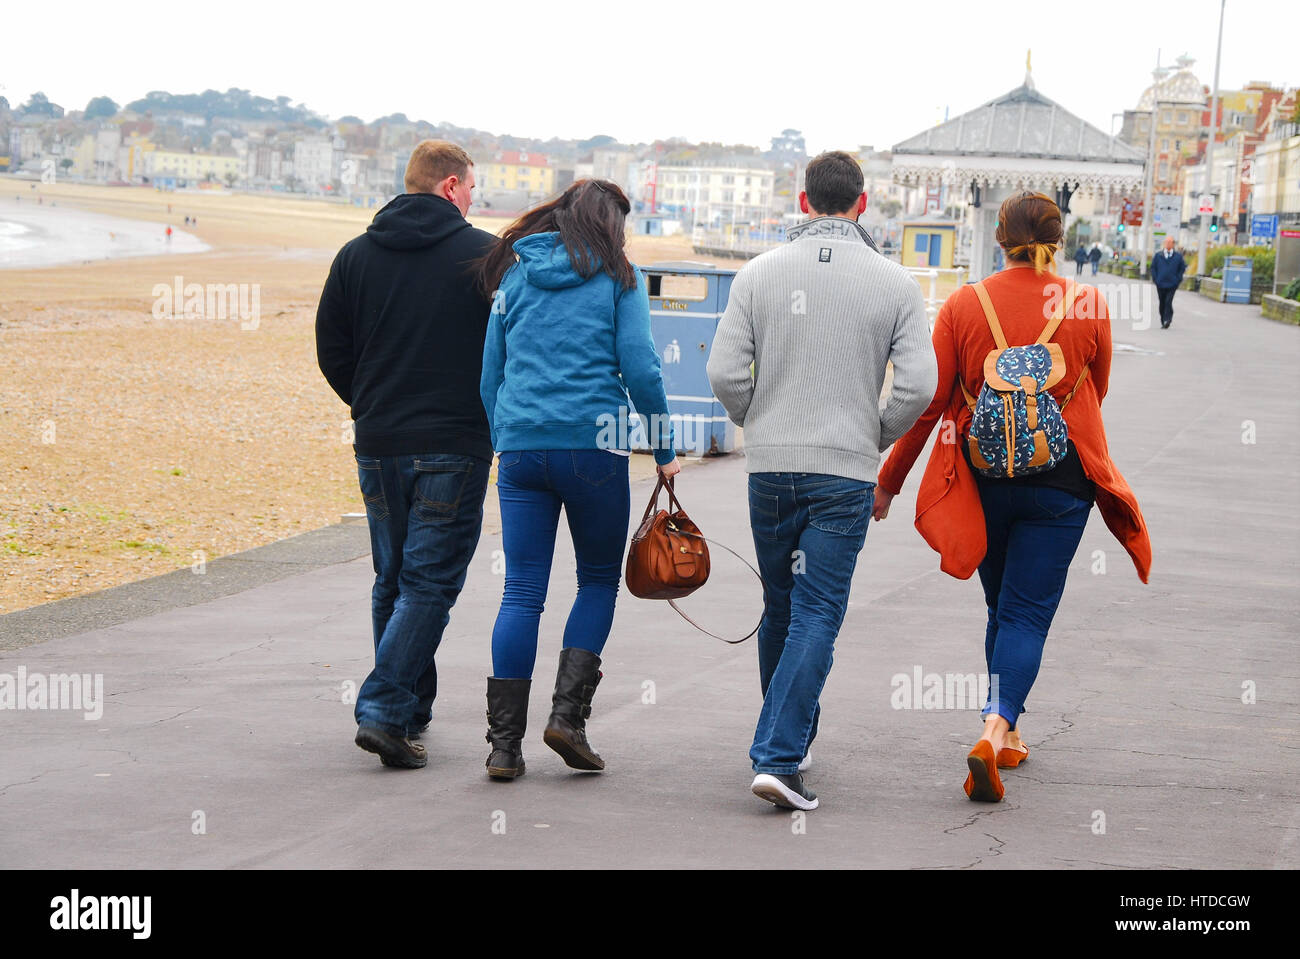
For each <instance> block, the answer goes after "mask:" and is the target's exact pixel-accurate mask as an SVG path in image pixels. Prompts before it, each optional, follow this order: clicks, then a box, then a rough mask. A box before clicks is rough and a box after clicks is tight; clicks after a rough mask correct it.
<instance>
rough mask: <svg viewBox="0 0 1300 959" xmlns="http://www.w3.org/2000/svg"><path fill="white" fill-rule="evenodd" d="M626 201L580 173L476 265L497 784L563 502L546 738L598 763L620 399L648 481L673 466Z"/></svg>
mask: <svg viewBox="0 0 1300 959" xmlns="http://www.w3.org/2000/svg"><path fill="white" fill-rule="evenodd" d="M630 209H631V205H630V204H629V203H628V200H627V197H626V196H625V195H624V194H623V191H622V190H621V189H619V187H618V186H616V185H615V184H614V183H612V182H610V181H609V180H595V179H583V180H579V181H578V182H576V183H574V184H573V185H572V186H570V187H569V188H568V189H566V190H565V191H564V192H563V193H562V194H560V196H558V197H557V198H555V199H554V200H552V201H550V202H549V203H544V204H542V205H541V206H539V207H537V208H535V209H533V210H529V211H528V212H527V213H525V214H524V215H523V216H521V217H520V218H519V219H517V220H516V221H515V222H514V223H512V224H511V225H510V226H509V227H507V228H506V230H505V232H503V233H502V234H501V239H500V240H498V241H497V244H496V246H495V247H494V248H493V250H492V252H491V254H490V255H489V256H488V257H487V258H486V259H485V260H484V261H483V265H482V284H483V289H484V290H485V291H492V293H493V294H494V295H493V308H492V316H491V318H490V319H489V320H488V333H487V342H486V345H485V346H484V348H483V377H482V381H481V383H480V390H481V395H482V399H483V406H484V409H486V411H487V417H488V423H489V424H490V426H491V428H492V445H493V446H494V447H495V448H496V450H497V453H498V456H499V459H498V461H497V496H498V498H499V499H500V503H501V544H502V546H503V547H504V549H505V562H506V577H505V589H504V591H503V594H502V597H501V608H500V611H499V612H498V613H497V618H496V623H495V625H494V626H493V629H492V675H491V676H490V677H489V678H488V680H487V705H488V734H487V738H488V742H489V743H490V744H491V749H490V752H489V754H488V758H487V773H488V776H490V777H491V778H493V779H497V780H507V779H514V778H516V777H518V776H522V775H523V774H524V768H525V764H524V756H523V747H522V741H523V737H524V733H525V731H526V727H527V721H528V697H529V693H530V690H531V687H532V677H533V667H534V665H535V663H536V660H537V631H538V626H539V623H540V620H541V615H542V607H543V605H544V604H545V602H546V593H547V586H548V584H549V582H550V573H551V563H552V561H553V560H554V556H555V537H556V533H557V530H558V524H559V520H560V511H561V508H563V511H564V517H565V520H566V521H567V523H568V527H569V533H570V535H571V536H572V538H573V551H574V554H575V561H576V567H577V581H578V592H577V595H576V596H575V597H574V600H573V606H572V608H571V609H570V610H569V615H568V620H567V621H566V623H565V626H564V642H563V646H562V647H561V649H560V662H559V668H558V670H557V672H556V677H555V692H554V694H553V695H552V697H551V715H550V719H549V720H548V721H547V724H546V730H545V732H544V733H543V742H545V743H546V745H547V746H549V747H550V748H551V749H553V750H555V752H556V753H558V754H559V756H560V758H562V759H563V760H564V762H565V764H566V765H567V766H569V767H571V768H573V769H583V770H589V771H596V770H601V769H604V768H605V761H604V759H603V758H602V757H601V756H600V754H599V753H597V752H596V750H595V749H593V748H592V746H591V743H590V741H589V740H588V739H587V731H586V722H587V719H588V718H589V717H590V716H591V701H592V697H593V696H594V695H595V692H596V686H597V685H598V684H599V683H600V680H601V677H602V675H603V674H602V672H601V669H600V667H601V655H602V654H603V653H604V649H605V642H606V641H607V640H608V639H609V633H610V629H611V627H612V625H613V621H614V604H615V600H616V599H617V596H618V587H619V582H620V581H621V579H622V576H623V553H624V549H625V547H626V545H627V530H628V523H629V520H630V518H631V502H630V496H631V492H630V487H629V485H628V459H629V450H628V447H627V443H626V436H627V419H628V415H629V414H628V410H629V408H630V407H631V406H635V407H636V411H637V413H638V414H642V415H644V416H647V417H651V418H652V419H651V423H652V425H651V427H650V430H649V431H648V433H649V434H650V444H651V448H652V451H653V453H654V458H655V463H656V465H657V467H658V470H659V474H660V476H661V477H663V478H664V479H671V478H672V476H674V475H675V474H676V473H678V472H679V471H680V470H681V464H680V463H679V462H678V460H677V455H676V453H675V452H674V441H673V433H672V427H671V424H670V421H669V418H668V398H667V394H666V393H665V391H664V383H663V375H662V372H661V369H660V359H659V353H658V351H657V350H656V349H655V343H654V339H653V338H652V336H651V333H650V298H649V295H648V293H647V286H646V279H645V276H644V275H643V274H642V273H641V271H640V270H638V269H637V268H636V267H634V266H633V265H632V264H631V262H630V261H629V260H628V259H627V254H626V253H625V252H624V245H625V234H624V231H625V224H626V221H627V215H628V212H629V211H630ZM629 397H630V402H629ZM602 423H607V424H611V425H610V426H608V427H606V428H602V426H601V424H602ZM611 434H612V435H611ZM617 437H623V439H622V440H619V439H617Z"/></svg>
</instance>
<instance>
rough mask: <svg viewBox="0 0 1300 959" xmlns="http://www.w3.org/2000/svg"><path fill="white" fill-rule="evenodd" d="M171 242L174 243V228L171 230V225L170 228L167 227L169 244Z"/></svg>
mask: <svg viewBox="0 0 1300 959" xmlns="http://www.w3.org/2000/svg"><path fill="white" fill-rule="evenodd" d="M171 241H172V228H171V226H170V225H168V227H167V242H168V243H170V242H171Z"/></svg>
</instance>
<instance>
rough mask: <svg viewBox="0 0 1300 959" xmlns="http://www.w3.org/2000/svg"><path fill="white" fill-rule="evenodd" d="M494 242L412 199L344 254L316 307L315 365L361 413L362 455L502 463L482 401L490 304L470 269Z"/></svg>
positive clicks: (428, 201) (419, 196) (449, 210)
mask: <svg viewBox="0 0 1300 959" xmlns="http://www.w3.org/2000/svg"><path fill="white" fill-rule="evenodd" d="M495 239H496V238H495V237H493V236H492V234H490V233H486V232H484V231H483V230H478V229H475V228H474V227H472V226H470V225H469V224H468V223H467V222H465V218H464V217H463V216H461V215H460V211H459V210H458V209H456V207H455V205H454V204H452V203H451V202H450V201H448V200H445V199H443V198H442V197H440V196H434V195H432V194H429V193H404V194H402V195H401V196H398V197H395V198H394V199H393V200H392V202H390V203H389V204H388V205H387V206H385V207H384V208H383V209H382V210H380V211H379V212H378V213H377V214H375V219H374V221H373V222H371V224H370V226H369V227H367V228H366V232H365V234H364V235H362V236H359V237H357V238H356V239H355V240H351V241H349V242H348V243H347V244H346V245H345V246H344V247H343V249H341V250H339V253H338V256H336V257H335V258H334V263H333V265H332V266H331V267H330V273H329V278H328V279H327V280H326V281H325V289H324V292H322V293H321V298H320V306H319V308H318V309H317V310H316V359H317V361H318V362H319V364H320V368H321V372H322V373H324V374H325V379H326V380H328V381H329V384H330V386H332V387H333V388H334V392H335V393H337V394H338V395H339V398H340V399H342V400H343V402H344V403H347V404H348V405H349V406H350V407H352V419H353V420H355V421H356V447H355V448H356V451H357V453H359V454H361V455H363V456H397V455H404V454H411V453H458V454H461V455H465V456H475V457H478V458H479V459H484V460H491V459H492V442H491V439H490V434H489V432H488V424H487V416H486V414H485V413H484V412H483V403H482V401H481V400H480V399H479V376H480V374H481V370H482V366H483V336H484V333H485V332H486V330H487V320H488V313H489V311H490V308H491V301H490V300H489V299H488V298H487V297H485V296H484V295H483V294H481V293H480V292H479V291H478V289H477V287H476V286H475V283H474V278H473V276H472V275H471V272H470V261H471V260H474V259H476V258H477V257H480V256H482V255H483V254H485V253H487V251H488V250H489V248H490V247H491V245H492V243H493V242H494V241H495Z"/></svg>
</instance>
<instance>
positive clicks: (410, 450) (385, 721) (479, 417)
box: [316, 140, 493, 768]
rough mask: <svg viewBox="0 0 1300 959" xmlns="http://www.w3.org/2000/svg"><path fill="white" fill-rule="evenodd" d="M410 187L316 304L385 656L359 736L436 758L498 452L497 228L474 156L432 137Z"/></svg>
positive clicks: (409, 175) (383, 749) (421, 149)
mask: <svg viewBox="0 0 1300 959" xmlns="http://www.w3.org/2000/svg"><path fill="white" fill-rule="evenodd" d="M405 185H406V192H405V193H403V194H401V195H400V196H397V197H395V198H394V199H393V200H392V201H390V202H389V203H388V205H387V206H385V207H384V208H383V209H381V210H380V211H379V212H378V213H377V214H375V218H374V220H373V221H372V222H371V224H370V226H369V227H368V228H367V229H366V232H365V233H364V234H363V235H362V236H359V237H357V238H356V239H354V240H351V241H349V242H348V243H347V244H345V245H344V246H343V248H342V249H341V250H340V251H339V253H338V255H337V256H336V257H335V258H334V262H333V264H332V265H331V266H330V272H329V278H328V279H327V280H326V281H325V289H324V291H323V292H322V293H321V299H320V307H319V309H318V310H317V313H316V355H317V359H318V362H319V364H320V368H321V372H322V373H324V374H325V379H326V380H328V381H329V384H330V386H331V387H333V389H334V392H335V393H337V394H338V396H339V398H340V399H341V400H343V402H344V403H347V404H348V406H350V407H351V411H352V419H353V421H354V431H355V435H354V439H355V442H354V444H353V450H354V452H355V454H356V462H357V475H358V478H359V481H360V486H361V495H362V497H363V498H364V500H365V505H366V520H367V522H368V523H369V525H370V552H371V558H372V562H373V564H374V569H375V584H374V588H373V589H372V591H371V597H370V608H371V619H372V629H373V634H374V648H375V667H374V669H373V670H371V672H370V675H369V676H367V677H366V680H365V682H364V683H363V684H362V686H361V689H360V691H359V692H358V694H357V702H356V710H355V715H356V721H357V734H356V744H357V745H358V746H360V747H361V748H362V749H364V750H367V751H368V752H372V753H377V754H378V755H379V758H380V760H381V761H382V762H383V764H384V765H386V766H395V767H407V768H415V767H420V766H424V765H425V764H426V762H427V756H426V753H425V749H424V747H423V746H422V745H420V744H419V743H415V742H412V741H411V740H412V739H414V738H418V737H419V735H420V734H421V733H422V732H423V731H424V729H425V728H426V727H427V726H428V725H429V722H430V721H431V719H432V715H433V714H432V709H433V702H434V698H435V697H436V696H437V692H438V671H437V668H436V666H435V664H434V656H435V654H436V653H437V651H438V645H439V643H440V642H441V641H442V637H443V633H444V631H445V630H446V628H447V623H448V621H449V619H450V614H451V608H452V606H453V605H455V603H456V599H457V597H458V596H459V595H460V591H461V587H463V586H464V584H465V573H466V569H467V567H468V565H469V561H470V558H471V557H472V556H473V555H474V550H475V548H476V547H477V545H478V539H479V532H480V530H481V528H482V523H483V500H484V497H485V495H486V493H487V484H488V473H489V471H490V469H491V463H492V445H491V441H490V439H489V436H488V427H487V418H486V416H485V415H484V412H483V404H482V403H481V402H480V401H479V396H478V381H479V371H480V366H481V364H482V359H483V336H484V333H485V331H486V329H487V315H488V308H489V302H488V299H487V297H485V296H484V295H483V294H482V292H480V290H479V289H478V287H477V285H476V283H475V278H474V275H473V266H472V264H473V262H474V261H476V260H477V259H478V258H479V257H481V256H482V255H483V254H484V253H486V252H487V251H488V250H489V249H490V248H491V245H492V241H493V236H492V234H490V233H486V232H484V231H483V230H478V229H475V228H473V227H471V226H470V225H469V223H467V222H466V220H465V214H466V213H467V212H468V210H469V207H470V203H471V200H472V196H473V190H474V165H473V162H472V161H471V160H470V158H469V155H468V154H467V153H466V152H465V151H464V150H463V149H461V148H460V147H459V146H457V145H456V144H454V143H448V142H445V141H442V140H424V141H422V142H420V143H419V144H417V145H416V147H415V150H414V151H413V152H412V153H411V158H410V161H409V162H408V163H407V165H406V174H405Z"/></svg>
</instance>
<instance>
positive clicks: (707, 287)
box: [628, 261, 736, 456]
mask: <svg viewBox="0 0 1300 959" xmlns="http://www.w3.org/2000/svg"><path fill="white" fill-rule="evenodd" d="M641 272H643V273H644V274H645V277H646V284H647V286H648V287H649V293H650V332H651V333H652V335H653V336H654V341H655V348H656V349H657V350H658V351H659V360H660V364H661V366H662V368H663V377H664V390H665V392H667V394H668V414H669V418H670V419H671V420H672V424H673V431H674V433H675V435H676V441H677V442H676V445H677V451H678V452H679V453H685V454H690V455H694V456H704V455H705V454H717V453H730V452H732V451H733V450H735V448H736V425H735V424H734V423H732V422H731V420H729V419H728V418H727V411H726V410H725V409H723V407H722V404H721V403H720V402H718V398H717V397H716V396H714V395H713V390H712V389H711V388H710V386H709V375H708V372H707V370H706V366H707V364H708V361H709V351H710V350H712V349H713V337H714V335H715V334H716V333H717V331H718V321H719V320H720V319H721V318H722V313H723V311H724V310H725V309H726V308H727V296H728V294H729V293H730V292H731V281H732V279H733V278H734V277H735V275H736V271H735V270H723V269H718V268H717V267H714V266H710V265H709V264H707V263H694V262H690V261H684V262H673V263H656V264H654V265H653V266H644V267H642V268H641ZM634 423H635V424H636V425H634V426H632V427H631V429H630V430H629V434H628V442H629V445H630V446H631V447H632V448H633V449H636V450H648V449H649V443H648V442H647V440H646V436H645V431H644V430H643V429H642V428H641V426H640V424H639V421H634Z"/></svg>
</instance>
